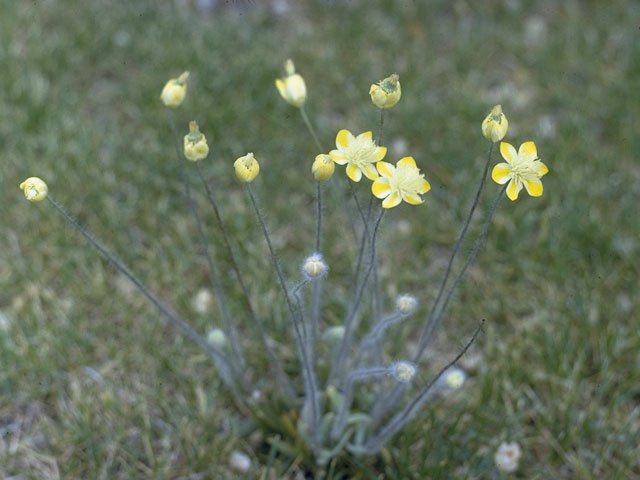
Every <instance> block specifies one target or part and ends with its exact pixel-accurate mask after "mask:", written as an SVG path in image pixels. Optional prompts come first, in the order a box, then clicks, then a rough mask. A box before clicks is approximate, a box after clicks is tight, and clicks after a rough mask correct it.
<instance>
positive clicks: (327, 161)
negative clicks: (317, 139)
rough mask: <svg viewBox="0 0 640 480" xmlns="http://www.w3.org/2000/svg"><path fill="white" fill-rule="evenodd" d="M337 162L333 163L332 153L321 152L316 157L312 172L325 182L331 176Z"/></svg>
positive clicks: (317, 178) (320, 180)
mask: <svg viewBox="0 0 640 480" xmlns="http://www.w3.org/2000/svg"><path fill="white" fill-rule="evenodd" d="M335 169H336V164H335V163H333V160H332V159H331V156H330V155H326V154H320V155H317V156H316V159H315V160H314V162H313V165H311V173H313V176H314V177H315V179H316V180H318V181H319V182H325V181H327V180H329V179H330V178H331V175H333V172H334V170H335Z"/></svg>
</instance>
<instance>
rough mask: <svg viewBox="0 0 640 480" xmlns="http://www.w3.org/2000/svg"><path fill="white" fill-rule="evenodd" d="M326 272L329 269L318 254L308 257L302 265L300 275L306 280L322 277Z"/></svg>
mask: <svg viewBox="0 0 640 480" xmlns="http://www.w3.org/2000/svg"><path fill="white" fill-rule="evenodd" d="M328 271H329V267H328V266H327V264H326V263H325V262H324V259H323V258H322V255H320V254H319V253H314V254H313V255H310V256H308V257H307V258H306V259H305V261H304V263H303V264H302V274H303V275H304V276H305V278H307V280H315V279H316V278H320V277H324V276H325V275H326V274H327V272H328Z"/></svg>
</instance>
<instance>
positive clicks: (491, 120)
mask: <svg viewBox="0 0 640 480" xmlns="http://www.w3.org/2000/svg"><path fill="white" fill-rule="evenodd" d="M508 128H509V121H508V120H507V116H506V115H505V114H504V113H502V106H501V105H496V106H495V107H493V110H491V113H489V115H487V117H486V118H485V119H484V120H483V121H482V135H484V137H485V138H486V139H487V140H489V141H490V142H499V141H500V140H502V139H503V138H504V136H505V135H506V134H507V129H508Z"/></svg>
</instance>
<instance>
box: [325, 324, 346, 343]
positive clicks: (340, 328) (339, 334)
mask: <svg viewBox="0 0 640 480" xmlns="http://www.w3.org/2000/svg"><path fill="white" fill-rule="evenodd" d="M343 337H344V325H335V326H333V327H329V328H327V329H326V330H325V332H324V333H323V334H322V338H323V339H324V340H327V341H339V340H342V338H343Z"/></svg>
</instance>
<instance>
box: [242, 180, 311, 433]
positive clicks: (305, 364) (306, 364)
mask: <svg viewBox="0 0 640 480" xmlns="http://www.w3.org/2000/svg"><path fill="white" fill-rule="evenodd" d="M245 185H246V187H247V192H248V193H249V198H250V199H251V205H252V206H253V209H254V210H255V212H256V216H257V218H258V222H259V223H260V227H261V228H262V233H263V234H264V239H265V241H266V242H267V246H268V248H269V253H270V255H271V261H272V263H273V267H274V269H275V271H276V274H277V276H278V280H279V282H280V287H281V288H282V292H283V293H284V297H285V299H286V301H287V306H288V308H289V313H290V314H291V319H292V321H293V326H294V330H295V333H296V340H297V342H298V349H299V352H300V360H301V362H302V369H303V373H304V377H306V382H305V386H306V387H307V392H306V393H307V397H311V411H312V413H311V416H312V422H313V426H312V427H313V435H314V437H315V435H316V430H317V425H318V420H319V411H320V406H319V404H318V397H317V394H316V392H317V390H318V388H317V383H316V381H315V375H314V372H313V369H312V368H311V364H310V361H309V359H308V358H307V353H306V349H305V348H304V339H303V336H302V332H301V331H300V325H299V322H301V320H300V317H299V315H298V312H297V311H296V309H295V307H294V305H293V302H292V300H291V295H290V294H289V289H288V288H287V283H286V281H285V279H284V273H283V272H282V268H281V267H280V262H279V261H278V257H277V256H276V252H275V250H274V248H273V244H272V243H271V238H270V237H269V232H268V231H267V225H266V224H265V222H264V218H263V217H262V213H260V209H259V208H258V203H257V202H256V199H255V196H254V195H253V190H252V189H251V184H250V183H246V184H245Z"/></svg>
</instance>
